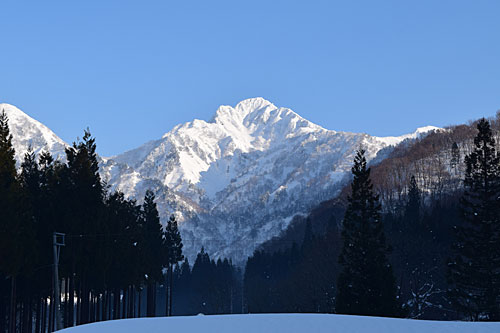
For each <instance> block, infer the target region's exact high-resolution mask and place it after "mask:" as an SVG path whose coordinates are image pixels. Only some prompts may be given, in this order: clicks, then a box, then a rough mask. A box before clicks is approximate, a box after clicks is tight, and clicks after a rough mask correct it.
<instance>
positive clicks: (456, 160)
mask: <svg viewBox="0 0 500 333" xmlns="http://www.w3.org/2000/svg"><path fill="white" fill-rule="evenodd" d="M459 164H460V149H459V148H458V144H457V143H456V142H453V144H452V145H451V160H450V166H451V168H452V169H456V168H457V167H458V165H459Z"/></svg>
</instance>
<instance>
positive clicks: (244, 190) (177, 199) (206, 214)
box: [102, 98, 436, 261]
mask: <svg viewBox="0 0 500 333" xmlns="http://www.w3.org/2000/svg"><path fill="white" fill-rule="evenodd" d="M433 129H436V128H435V127H426V128H422V129H418V130H417V131H416V132H415V133H412V134H409V135H404V136H401V137H388V138H378V137H373V136H370V135H367V134H356V133H347V132H337V131H332V130H326V129H324V128H322V127H320V126H318V125H315V124H313V123H311V122H310V121H308V120H306V119H304V118H302V117H300V116H299V115H298V114H296V113H295V112H293V111H292V110H290V109H288V108H280V107H276V106H275V105H273V104H272V103H271V102H269V101H267V100H265V99H263V98H252V99H247V100H244V101H242V102H240V103H238V104H237V105H236V106H235V107H231V106H221V107H219V109H218V110H217V111H216V113H215V116H214V117H213V118H212V119H211V120H210V121H208V122H207V121H203V120H194V121H192V122H188V123H185V124H181V125H178V126H176V127H174V128H173V129H172V130H171V131H170V132H168V133H166V134H165V135H164V136H163V137H162V138H160V139H158V140H154V141H150V142H148V143H146V144H144V145H143V146H141V147H139V148H137V149H134V150H131V151H128V152H126V153H123V154H121V155H118V156H114V157H111V158H110V159H108V160H107V161H106V163H105V164H104V165H103V167H102V172H103V175H104V176H105V179H107V180H108V183H109V184H110V185H112V187H113V188H115V189H120V190H122V191H124V192H125V194H126V195H128V196H131V197H137V198H141V197H142V196H143V195H144V192H145V191H146V189H148V188H154V190H155V191H156V193H157V197H158V198H159V199H158V203H159V207H160V214H161V216H162V218H163V220H166V218H167V216H168V215H169V214H171V213H173V212H175V214H176V216H177V218H178V219H179V220H180V221H181V223H180V228H181V231H182V235H183V239H184V244H185V250H186V251H187V253H188V255H189V256H190V257H191V258H192V257H193V256H194V254H195V253H196V252H197V251H199V249H200V248H201V246H204V247H205V249H206V250H207V251H208V252H209V253H211V254H214V255H216V256H228V257H232V258H233V259H234V260H235V261H240V260H244V259H246V257H247V256H248V255H250V254H251V253H252V252H253V250H254V249H255V247H256V246H257V245H258V244H260V243H262V242H264V241H265V240H268V239H270V238H271V237H273V236H276V235H278V234H279V233H280V232H281V231H282V230H284V229H285V228H286V227H287V226H288V223H289V222H290V220H291V219H292V217H293V216H295V215H296V214H300V213H304V214H305V213H307V212H308V210H309V209H310V208H311V207H313V206H314V205H316V204H318V203H319V202H320V201H323V200H325V199H328V198H331V197H332V196H334V195H335V193H336V191H338V190H339V189H340V186H341V180H342V179H343V178H344V177H345V175H346V174H347V173H348V172H350V168H351V164H352V160H353V157H354V152H355V150H356V149H357V148H358V147H360V146H362V147H364V148H365V149H366V150H367V157H368V158H369V159H371V158H373V157H375V156H376V154H377V152H379V151H380V150H381V149H382V148H385V147H387V146H389V145H394V144H397V143H399V142H401V141H403V140H405V139H408V138H415V137H417V136H419V135H421V134H422V133H426V132H428V131H430V130H433Z"/></svg>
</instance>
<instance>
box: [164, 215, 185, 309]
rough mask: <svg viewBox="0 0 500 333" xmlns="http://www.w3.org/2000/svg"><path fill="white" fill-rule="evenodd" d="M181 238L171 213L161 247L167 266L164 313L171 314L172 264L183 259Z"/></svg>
mask: <svg viewBox="0 0 500 333" xmlns="http://www.w3.org/2000/svg"><path fill="white" fill-rule="evenodd" d="M182 246H183V245H182V239H181V233H180V232H179V228H178V227H177V221H176V220H175V215H171V216H170V219H169V220H168V222H167V226H166V227H165V232H164V233H163V248H164V253H165V259H166V262H165V266H166V267H167V288H166V289H167V302H166V314H167V316H171V315H172V298H173V297H172V296H173V291H172V288H173V266H174V265H175V264H177V263H178V262H179V261H181V260H183V259H184V256H183V255H182Z"/></svg>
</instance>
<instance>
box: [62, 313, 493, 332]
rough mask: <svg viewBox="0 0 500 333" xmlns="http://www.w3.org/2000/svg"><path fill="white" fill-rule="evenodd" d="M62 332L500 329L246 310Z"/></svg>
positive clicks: (130, 321)
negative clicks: (245, 312)
mask: <svg viewBox="0 0 500 333" xmlns="http://www.w3.org/2000/svg"><path fill="white" fill-rule="evenodd" d="M61 332H68V333H88V332H92V333H101V332H148V333H155V332H186V333H197V332H203V333H210V332H214V333H215V332H217V333H263V332H273V333H275V332H286V333H295V332H297V333H298V332H308V333H313V332H314V333H316V332H318V333H321V332H325V333H326V332H328V333H332V332H349V333H365V332H366V333H368V332H370V333H399V332H415V333H417V332H425V333H438V332H439V333H447V332H450V333H451V332H453V333H463V332H471V333H472V332H474V333H483V332H500V322H497V323H484V322H481V323H471V322H453V321H448V322H445V321H425V320H408V319H393V318H378V317H359V316H343V315H328V314H248V315H223V316H193V317H171V318H140V319H123V320H112V321H107V322H100V323H93V324H88V325H82V326H78V327H74V328H69V329H65V330H63V331H61Z"/></svg>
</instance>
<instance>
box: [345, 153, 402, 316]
mask: <svg viewBox="0 0 500 333" xmlns="http://www.w3.org/2000/svg"><path fill="white" fill-rule="evenodd" d="M364 153H365V151H364V150H362V149H361V150H359V151H358V152H357V154H356V157H355V158H354V166H353V167H352V174H353V177H354V179H353V181H352V183H351V188H352V194H351V196H350V197H349V205H348V207H347V210H346V212H345V216H344V221H343V231H342V239H343V243H344V244H343V248H342V251H341V254H340V256H339V263H340V264H341V265H342V266H343V268H342V271H341V273H340V274H339V278H338V283H337V297H336V312H337V313H344V314H356V315H372V316H397V315H399V309H400V307H399V305H398V301H397V298H396V285H395V279H394V276H393V272H392V267H391V265H390V264H389V262H388V260H387V253H388V247H387V245H386V242H385V236H384V231H383V226H382V222H381V220H380V204H379V202H378V196H377V195H375V194H374V193H373V185H372V183H371V181H370V169H369V168H367V167H366V159H365V156H364Z"/></svg>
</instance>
